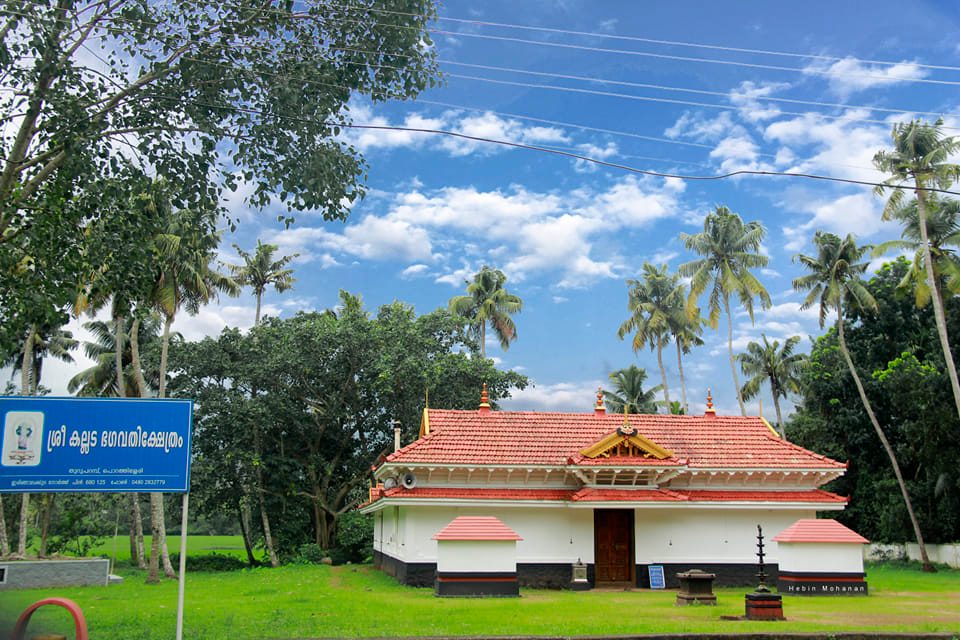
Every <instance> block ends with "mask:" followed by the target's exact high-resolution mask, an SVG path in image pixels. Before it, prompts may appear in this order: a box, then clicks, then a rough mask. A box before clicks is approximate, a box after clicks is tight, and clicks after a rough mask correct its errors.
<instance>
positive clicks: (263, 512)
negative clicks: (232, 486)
mask: <svg viewBox="0 0 960 640" xmlns="http://www.w3.org/2000/svg"><path fill="white" fill-rule="evenodd" d="M259 433H260V427H259V425H258V426H257V427H256V435H259ZM259 440H260V438H259V437H257V449H260V448H261V444H260V442H259ZM260 454H261V452H260V451H259V450H258V451H257V467H256V468H257V501H258V503H259V506H260V521H261V523H262V524H263V541H264V545H265V546H266V547H267V555H268V557H269V558H270V566H271V567H274V568H276V567H279V566H280V558H278V557H277V551H276V549H274V548H273V535H272V534H271V533H270V516H269V515H268V514H267V501H266V499H265V498H264V491H263V461H262V460H261V459H260Z"/></svg>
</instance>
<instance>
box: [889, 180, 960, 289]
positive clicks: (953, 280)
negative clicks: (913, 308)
mask: <svg viewBox="0 0 960 640" xmlns="http://www.w3.org/2000/svg"><path fill="white" fill-rule="evenodd" d="M917 208H918V207H917V201H916V200H915V199H914V200H910V201H908V202H906V203H905V204H902V205H901V206H899V207H897V208H896V209H895V210H893V211H892V212H891V214H890V215H891V217H893V218H895V219H896V220H899V221H900V222H901V223H902V224H903V232H902V233H901V234H900V239H899V240H888V241H887V242H882V243H880V244H878V245H877V246H876V247H874V250H873V255H874V256H879V255H882V254H884V253H886V252H888V251H890V250H891V249H901V250H903V249H905V250H908V251H913V252H914V257H913V263H912V264H911V266H910V270H909V271H907V273H906V274H904V276H903V279H902V280H901V281H900V285H899V286H900V287H901V288H903V289H907V290H909V289H913V292H914V296H915V298H916V302H917V307H920V308H923V307H925V306H927V305H928V304H930V300H931V298H932V295H931V293H930V287H929V285H928V284H927V269H926V264H925V261H926V257H925V255H924V251H923V241H922V239H921V235H920V215H919V212H918V210H917ZM927 240H928V247H929V249H930V256H931V257H932V258H933V272H934V276H935V277H934V281H933V284H934V286H935V287H936V288H937V289H938V293H939V294H940V297H941V298H942V297H943V285H944V284H946V286H947V290H948V291H949V292H950V293H952V294H958V293H960V256H958V255H957V252H956V250H955V249H953V248H952V247H958V246H960V200H951V199H947V198H939V197H936V196H932V195H931V196H930V197H929V198H928V199H927Z"/></svg>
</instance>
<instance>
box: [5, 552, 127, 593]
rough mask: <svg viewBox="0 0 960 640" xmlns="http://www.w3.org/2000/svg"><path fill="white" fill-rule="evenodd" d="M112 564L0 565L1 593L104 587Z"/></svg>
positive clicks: (83, 561)
mask: <svg viewBox="0 0 960 640" xmlns="http://www.w3.org/2000/svg"><path fill="white" fill-rule="evenodd" d="M109 569H110V561H109V560H107V559H106V558H81V559H77V560H12V561H9V562H0V574H2V577H0V591H4V590H7V589H35V588H38V587H79V586H104V585H106V584H107V582H108V574H109Z"/></svg>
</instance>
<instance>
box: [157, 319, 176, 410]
mask: <svg viewBox="0 0 960 640" xmlns="http://www.w3.org/2000/svg"><path fill="white" fill-rule="evenodd" d="M172 324H173V316H168V315H166V314H164V315H163V340H162V341H161V342H160V387H159V389H158V391H157V397H158V398H166V397H167V357H168V355H169V352H170V325H172Z"/></svg>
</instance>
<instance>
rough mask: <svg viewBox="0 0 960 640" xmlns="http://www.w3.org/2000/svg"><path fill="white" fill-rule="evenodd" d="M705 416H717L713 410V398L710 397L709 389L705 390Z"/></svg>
mask: <svg viewBox="0 0 960 640" xmlns="http://www.w3.org/2000/svg"><path fill="white" fill-rule="evenodd" d="M706 413H707V415H711V416H715V415H717V410H716V409H714V408H713V396H712V395H710V389H709V388H707V411H706Z"/></svg>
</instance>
